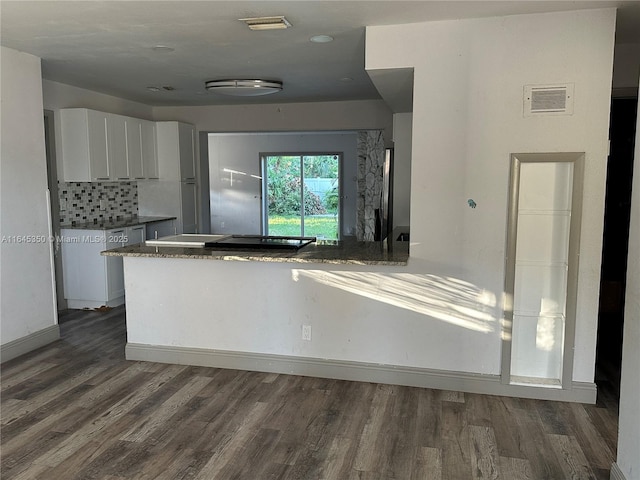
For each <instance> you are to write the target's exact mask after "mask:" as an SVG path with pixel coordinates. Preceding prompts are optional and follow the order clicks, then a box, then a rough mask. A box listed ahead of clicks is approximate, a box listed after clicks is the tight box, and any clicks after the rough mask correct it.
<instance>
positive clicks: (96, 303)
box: [67, 295, 124, 310]
mask: <svg viewBox="0 0 640 480" xmlns="http://www.w3.org/2000/svg"><path fill="white" fill-rule="evenodd" d="M120 305H124V295H123V296H121V297H117V298H114V299H111V300H109V301H104V300H71V299H67V308H70V309H73V310H83V309H86V308H91V309H93V308H100V307H110V308H114V307H119V306H120Z"/></svg>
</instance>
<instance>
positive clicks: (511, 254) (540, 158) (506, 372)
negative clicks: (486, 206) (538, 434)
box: [501, 152, 585, 390]
mask: <svg viewBox="0 0 640 480" xmlns="http://www.w3.org/2000/svg"><path fill="white" fill-rule="evenodd" d="M584 160H585V153H584V152H563V153H555V152H554V153H512V154H511V174H510V180H509V213H508V217H507V241H506V252H505V253H506V255H505V286H504V299H505V300H504V308H503V310H504V319H503V332H502V359H501V360H502V361H501V363H502V365H501V382H502V383H503V384H507V385H508V384H510V383H511V353H512V348H511V347H512V345H511V343H512V342H511V335H512V332H513V328H512V327H513V299H514V293H515V273H516V261H515V255H516V242H517V232H518V200H519V194H520V188H519V187H520V170H521V165H522V164H523V163H567V162H568V163H572V164H573V182H572V195H571V220H570V224H569V225H570V226H569V253H568V257H567V261H568V267H567V299H566V307H565V327H564V344H563V351H562V379H561V385H562V388H563V389H565V390H567V389H571V387H572V381H573V357H574V352H573V348H574V344H575V331H576V307H577V297H578V269H579V263H580V227H581V224H582V199H583V184H584Z"/></svg>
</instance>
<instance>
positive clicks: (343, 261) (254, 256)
mask: <svg viewBox="0 0 640 480" xmlns="http://www.w3.org/2000/svg"><path fill="white" fill-rule="evenodd" d="M101 254H102V255H104V256H113V257H146V258H182V259H194V260H223V261H238V262H264V263H300V264H313V263H323V264H333V265H388V266H406V265H407V264H408V260H409V254H408V253H405V252H396V253H387V252H371V251H367V250H366V249H365V250H363V251H361V252H357V251H356V252H355V253H354V251H353V250H349V251H340V250H337V251H331V250H326V251H317V250H312V251H306V252H305V251H304V249H301V250H300V251H297V252H290V251H285V252H273V251H267V252H255V251H247V250H239V251H228V250H223V251H221V250H205V249H203V248H188V247H147V246H141V245H130V246H126V247H120V248H115V249H113V250H107V251H104V252H101Z"/></svg>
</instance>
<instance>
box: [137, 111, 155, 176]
mask: <svg viewBox="0 0 640 480" xmlns="http://www.w3.org/2000/svg"><path fill="white" fill-rule="evenodd" d="M140 138H141V143H142V175H143V177H144V178H159V176H158V154H157V151H156V124H155V123H154V122H149V121H146V120H141V121H140Z"/></svg>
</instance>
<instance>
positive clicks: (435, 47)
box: [366, 9, 615, 382]
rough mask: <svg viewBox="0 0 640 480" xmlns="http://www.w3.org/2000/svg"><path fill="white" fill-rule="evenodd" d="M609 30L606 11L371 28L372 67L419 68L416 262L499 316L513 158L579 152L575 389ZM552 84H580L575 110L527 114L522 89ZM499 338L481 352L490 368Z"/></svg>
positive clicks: (593, 246)
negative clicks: (488, 298)
mask: <svg viewBox="0 0 640 480" xmlns="http://www.w3.org/2000/svg"><path fill="white" fill-rule="evenodd" d="M614 28H615V10H613V9H605V10H583V11H579V12H562V13H551V14H536V15H520V16H510V17H500V18H486V19H472V20H460V21H441V22H430V23H422V24H413V25H401V26H400V25H396V26H380V27H369V28H367V45H366V68H367V69H368V70H376V69H385V68H399V67H406V66H413V67H414V74H415V77H414V79H415V81H414V85H415V90H414V111H413V132H414V133H413V144H412V156H413V158H412V166H411V168H412V181H411V206H412V208H411V241H412V242H411V256H412V259H424V260H432V261H436V262H439V263H441V264H442V265H443V266H444V267H445V268H446V269H452V270H454V271H459V272H460V275H461V277H462V279H463V280H465V281H468V282H470V283H472V284H474V285H477V286H479V287H481V288H482V289H484V290H486V291H487V292H490V294H491V295H492V296H494V297H495V298H496V305H495V311H494V314H495V315H496V316H497V318H500V316H501V315H502V312H501V308H500V306H501V305H500V304H501V302H502V291H503V288H504V275H505V272H504V255H505V232H506V227H507V206H508V186H509V168H510V165H509V157H510V154H511V153H514V152H562V151H566V152H582V151H584V152H586V168H585V178H584V204H583V212H582V231H581V247H580V259H581V260H580V266H579V268H580V273H579V276H580V279H579V283H578V302H577V303H578V305H577V331H576V342H575V364H574V375H573V380H574V381H582V382H593V379H594V364H595V343H596V328H597V313H598V292H599V278H600V257H601V251H602V224H603V209H604V207H603V205H604V192H605V175H606V158H607V138H608V121H609V104H610V95H611V75H612V73H611V72H612V62H613V41H614ZM408 46H411V47H410V48H407V47H408ZM555 82H572V83H575V95H574V101H575V105H574V113H573V115H566V116H541V117H524V116H523V86H524V85H527V84H548V83H555ZM470 198H471V199H474V200H475V202H476V203H477V208H475V209H471V208H469V207H468V205H467V200H468V199H470ZM412 261H414V260H412ZM438 333H439V332H438V331H437V330H435V331H433V332H432V334H433V335H438ZM466 336H467V334H466V332H464V331H462V332H461V339H463V338H465V337H466ZM500 336H501V334H500V331H499V329H496V331H494V332H493V334H492V341H491V342H489V343H490V345H489V348H486V349H480V348H478V349H477V350H476V352H477V363H479V364H481V363H482V364H483V363H488V364H489V365H490V367H489V370H490V371H492V372H493V373H498V372H499V365H500V360H499V356H500V348H501V347H500V341H501V338H500ZM465 368H470V369H471V370H475V369H476V368H477V367H475V366H474V365H468V366H465Z"/></svg>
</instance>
